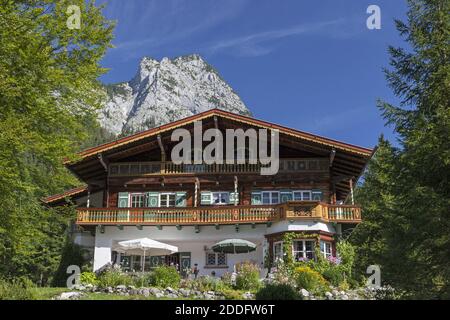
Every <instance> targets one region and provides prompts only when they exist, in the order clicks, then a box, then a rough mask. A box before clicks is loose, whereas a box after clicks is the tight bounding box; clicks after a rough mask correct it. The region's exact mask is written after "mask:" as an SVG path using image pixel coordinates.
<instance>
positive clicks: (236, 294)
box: [220, 288, 243, 300]
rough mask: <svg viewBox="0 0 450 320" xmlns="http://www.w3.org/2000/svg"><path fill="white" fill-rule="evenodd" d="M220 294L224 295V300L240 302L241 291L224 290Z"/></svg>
mask: <svg viewBox="0 0 450 320" xmlns="http://www.w3.org/2000/svg"><path fill="white" fill-rule="evenodd" d="M220 292H221V293H222V294H223V295H224V297H225V299H226V300H242V293H243V292H242V291H239V290H234V289H228V288H224V289H221V290H220Z"/></svg>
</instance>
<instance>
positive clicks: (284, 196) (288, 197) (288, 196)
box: [280, 191, 292, 202]
mask: <svg viewBox="0 0 450 320" xmlns="http://www.w3.org/2000/svg"><path fill="white" fill-rule="evenodd" d="M280 198H281V202H288V201H292V192H291V191H281V193H280Z"/></svg>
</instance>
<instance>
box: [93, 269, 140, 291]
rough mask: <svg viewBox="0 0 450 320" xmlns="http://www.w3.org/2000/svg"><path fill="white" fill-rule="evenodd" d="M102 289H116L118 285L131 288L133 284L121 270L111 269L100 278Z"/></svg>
mask: <svg viewBox="0 0 450 320" xmlns="http://www.w3.org/2000/svg"><path fill="white" fill-rule="evenodd" d="M98 280H99V282H98V284H99V286H100V287H103V288H105V287H116V286H118V285H125V286H129V285H132V284H133V280H132V278H131V277H130V276H129V275H127V274H125V273H123V272H122V271H121V270H120V269H109V270H106V271H105V272H104V273H102V274H101V275H100V276H99V278H98Z"/></svg>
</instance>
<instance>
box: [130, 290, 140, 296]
mask: <svg viewBox="0 0 450 320" xmlns="http://www.w3.org/2000/svg"><path fill="white" fill-rule="evenodd" d="M128 292H129V293H130V295H132V296H135V295H138V294H139V290H136V289H131V290H128Z"/></svg>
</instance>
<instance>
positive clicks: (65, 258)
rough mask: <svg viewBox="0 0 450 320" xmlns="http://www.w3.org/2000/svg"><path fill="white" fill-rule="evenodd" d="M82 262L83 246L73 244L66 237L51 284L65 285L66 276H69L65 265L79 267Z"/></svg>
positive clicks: (55, 285)
mask: <svg viewBox="0 0 450 320" xmlns="http://www.w3.org/2000/svg"><path fill="white" fill-rule="evenodd" d="M84 262H85V258H84V250H83V248H82V247H80V246H79V245H77V244H74V243H73V242H72V241H71V240H70V239H67V240H66V244H65V246H64V248H63V252H62V257H61V261H60V263H59V266H58V269H57V270H56V273H55V276H54V278H53V281H52V284H53V286H54V287H64V286H66V282H67V278H68V277H69V274H67V267H68V266H71V265H75V266H79V267H80V269H81V267H82V266H83V264H84Z"/></svg>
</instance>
